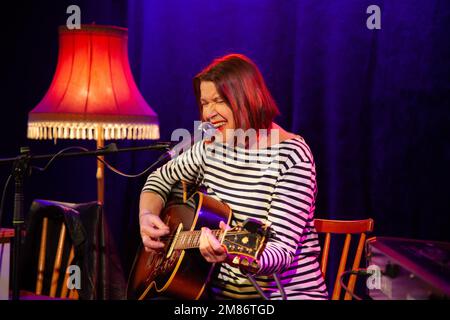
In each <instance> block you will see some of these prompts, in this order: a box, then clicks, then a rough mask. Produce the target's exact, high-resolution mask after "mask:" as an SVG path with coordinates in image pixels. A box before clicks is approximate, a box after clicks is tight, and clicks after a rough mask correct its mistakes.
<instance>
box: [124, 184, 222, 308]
mask: <svg viewBox="0 0 450 320" xmlns="http://www.w3.org/2000/svg"><path fill="white" fill-rule="evenodd" d="M184 198H186V195H184ZM184 200H185V201H168V204H167V205H166V207H165V208H164V210H163V212H162V213H161V219H162V220H163V221H164V222H165V223H166V224H167V225H168V226H169V229H170V235H171V236H172V237H175V236H176V235H177V234H179V232H180V231H195V230H199V231H200V230H201V228H202V227H208V228H209V229H218V228H219V223H220V221H224V222H225V223H227V224H229V223H230V219H231V209H230V207H228V206H227V205H226V204H224V203H223V202H220V201H218V200H216V199H214V198H212V197H210V196H207V195H205V194H203V193H201V192H195V193H194V194H193V195H192V196H191V197H190V198H189V199H187V200H186V199H184ZM213 267H214V264H211V263H209V262H207V261H206V260H205V259H204V258H203V256H202V255H201V253H200V251H199V250H198V249H196V250H173V248H171V245H170V242H169V244H168V245H166V247H165V248H164V249H163V251H160V252H156V251H152V252H146V251H145V250H144V247H143V245H142V244H141V246H140V248H139V250H138V253H137V255H136V258H135V261H134V263H133V267H132V270H131V273H130V276H129V280H128V286H127V298H128V299H138V300H143V299H154V298H157V297H161V296H162V297H169V298H174V299H189V300H192V299H199V298H200V296H201V295H202V293H203V291H204V288H205V285H206V283H207V282H208V279H209V276H210V275H211V272H212V270H213Z"/></svg>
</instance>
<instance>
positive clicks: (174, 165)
mask: <svg viewBox="0 0 450 320" xmlns="http://www.w3.org/2000/svg"><path fill="white" fill-rule="evenodd" d="M204 148H205V143H204V141H199V142H197V143H195V144H194V145H193V146H192V147H191V148H190V149H189V150H187V151H185V152H184V153H182V154H181V155H179V156H178V157H176V158H174V159H172V160H170V161H169V162H167V163H166V164H165V165H163V166H162V167H160V168H158V169H157V170H156V171H154V172H153V173H151V174H150V175H149V176H148V178H147V181H146V182H145V184H144V187H143V188H142V192H151V191H153V192H155V193H157V194H159V195H160V196H161V197H162V199H163V200H164V203H165V202H166V201H167V198H168V195H169V193H170V191H171V189H172V186H173V185H174V184H175V183H176V182H178V181H186V182H189V183H196V182H197V181H199V179H201V178H202V176H203V172H204V152H203V151H204Z"/></svg>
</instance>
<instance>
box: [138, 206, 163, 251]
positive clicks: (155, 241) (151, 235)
mask: <svg viewBox="0 0 450 320" xmlns="http://www.w3.org/2000/svg"><path fill="white" fill-rule="evenodd" d="M139 225H140V231H141V238H142V243H143V244H144V248H145V251H147V252H150V251H151V250H159V249H162V248H164V243H163V242H161V241H159V237H162V236H164V235H167V234H169V227H168V226H167V225H165V224H164V222H162V220H161V218H160V217H159V216H158V215H156V214H153V213H150V212H144V213H141V214H140V215H139Z"/></svg>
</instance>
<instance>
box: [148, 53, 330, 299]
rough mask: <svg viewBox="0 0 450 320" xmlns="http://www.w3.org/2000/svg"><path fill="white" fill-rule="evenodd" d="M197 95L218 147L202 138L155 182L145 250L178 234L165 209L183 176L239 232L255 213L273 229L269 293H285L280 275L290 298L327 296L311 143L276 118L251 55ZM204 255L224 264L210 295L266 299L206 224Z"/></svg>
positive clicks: (266, 261)
mask: <svg viewBox="0 0 450 320" xmlns="http://www.w3.org/2000/svg"><path fill="white" fill-rule="evenodd" d="M194 91H195V95H196V99H197V103H198V105H199V108H200V114H201V117H202V120H203V121H209V122H211V123H212V124H213V125H214V126H215V127H216V128H217V130H216V131H217V133H216V135H215V136H214V142H212V143H210V142H208V141H201V142H197V143H196V144H194V145H193V147H192V148H191V149H190V150H188V151H186V152H185V153H183V154H182V155H180V156H179V157H177V158H176V159H174V160H172V161H170V162H168V163H167V164H166V165H164V166H163V167H161V168H160V169H158V170H157V171H155V172H154V173H152V174H151V175H150V176H149V177H148V179H147V182H146V183H145V186H144V188H143V190H142V193H141V200H140V213H139V214H140V227H141V236H142V241H143V243H144V246H145V248H146V250H156V249H160V248H162V247H163V246H164V245H163V243H161V242H160V241H158V237H160V236H163V235H166V234H167V233H168V232H169V229H168V227H167V226H166V225H164V223H163V222H162V221H161V219H160V218H159V213H160V212H161V210H162V208H163V207H164V204H165V202H166V201H167V197H168V194H169V193H170V190H171V188H172V186H173V185H174V184H175V183H176V182H178V181H179V180H180V179H181V180H186V181H189V182H198V181H201V182H202V184H203V185H204V186H205V187H206V189H207V193H208V194H209V195H210V196H212V197H215V198H217V199H220V200H221V201H223V202H225V203H227V204H228V205H229V206H230V207H231V209H232V211H233V219H232V222H231V226H233V225H235V224H236V223H237V222H242V221H244V220H245V219H246V218H249V217H250V218H254V219H258V220H260V221H262V222H269V223H271V231H272V232H273V237H271V238H270V239H269V240H268V242H267V244H266V247H265V249H264V250H263V251H262V254H261V257H260V259H259V263H258V268H257V270H256V271H255V270H253V274H254V278H255V280H256V281H257V283H258V284H259V286H260V287H261V288H262V290H263V291H264V293H265V295H266V296H268V297H269V298H270V299H280V298H281V297H282V294H281V292H280V290H279V289H278V287H277V285H276V282H275V281H274V277H273V274H277V275H278V277H279V279H280V280H281V283H282V285H283V287H284V291H285V293H286V295H287V297H288V299H326V298H327V291H326V287H325V284H324V281H323V278H322V274H321V271H320V268H319V263H318V256H319V253H320V247H319V242H318V237H317V233H316V231H315V228H314V224H313V218H314V208H315V197H316V192H317V188H316V174H315V166H314V160H313V156H312V154H311V151H310V149H309V147H308V145H307V144H306V143H305V141H304V139H303V138H302V137H300V136H298V135H295V134H292V133H289V132H287V131H285V130H284V129H283V128H281V127H280V126H278V125H276V124H275V123H274V122H273V120H274V118H275V116H276V115H277V114H278V113H279V112H278V108H277V106H276V104H275V102H274V100H273V99H272V97H271V95H270V93H269V91H268V89H267V87H266V85H265V82H264V79H263V77H262V75H261V73H260V72H259V70H258V68H257V67H256V65H255V64H254V63H253V62H252V61H251V60H250V59H249V58H247V57H245V56H243V55H239V54H231V55H227V56H224V57H222V58H219V59H216V60H215V61H213V63H212V64H211V65H209V66H208V67H207V68H205V69H204V70H203V71H202V72H200V73H199V74H198V75H197V76H196V77H195V78H194ZM221 228H223V229H225V228H228V226H225V225H224V224H221ZM200 252H201V254H202V255H203V257H204V258H205V259H206V260H207V261H208V262H211V263H216V270H215V271H216V272H215V274H214V275H213V277H212V279H211V281H210V283H209V293H210V296H211V297H213V298H218V299H220V298H236V299H245V298H253V299H254V298H258V297H259V294H258V291H257V290H256V289H255V287H254V286H253V284H252V283H251V282H250V281H249V279H248V277H247V276H246V275H245V274H244V273H247V270H243V268H242V267H241V268H237V267H235V266H233V264H232V263H231V261H229V257H228V255H227V253H226V251H225V249H224V248H223V247H222V246H221V244H220V242H219V240H218V239H216V238H215V237H214V235H213V234H212V233H211V231H210V230H208V229H206V228H204V229H203V230H202V234H201V238H200Z"/></svg>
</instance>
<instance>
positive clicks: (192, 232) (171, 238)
mask: <svg viewBox="0 0 450 320" xmlns="http://www.w3.org/2000/svg"><path fill="white" fill-rule="evenodd" d="M211 231H212V232H213V233H218V232H217V230H211ZM219 231H220V232H219V233H221V232H222V230H219ZM185 232H188V233H191V234H195V235H196V236H197V235H198V234H199V233H201V231H200V230H195V231H182V232H181V233H179V235H180V234H182V233H185ZM243 233H245V232H242V231H231V232H227V235H238V234H243ZM248 233H250V232H248ZM175 236H176V234H175V235H170V236H163V237H160V238H159V241H161V242H166V241H170V240H173V239H175ZM192 236H194V235H192Z"/></svg>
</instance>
